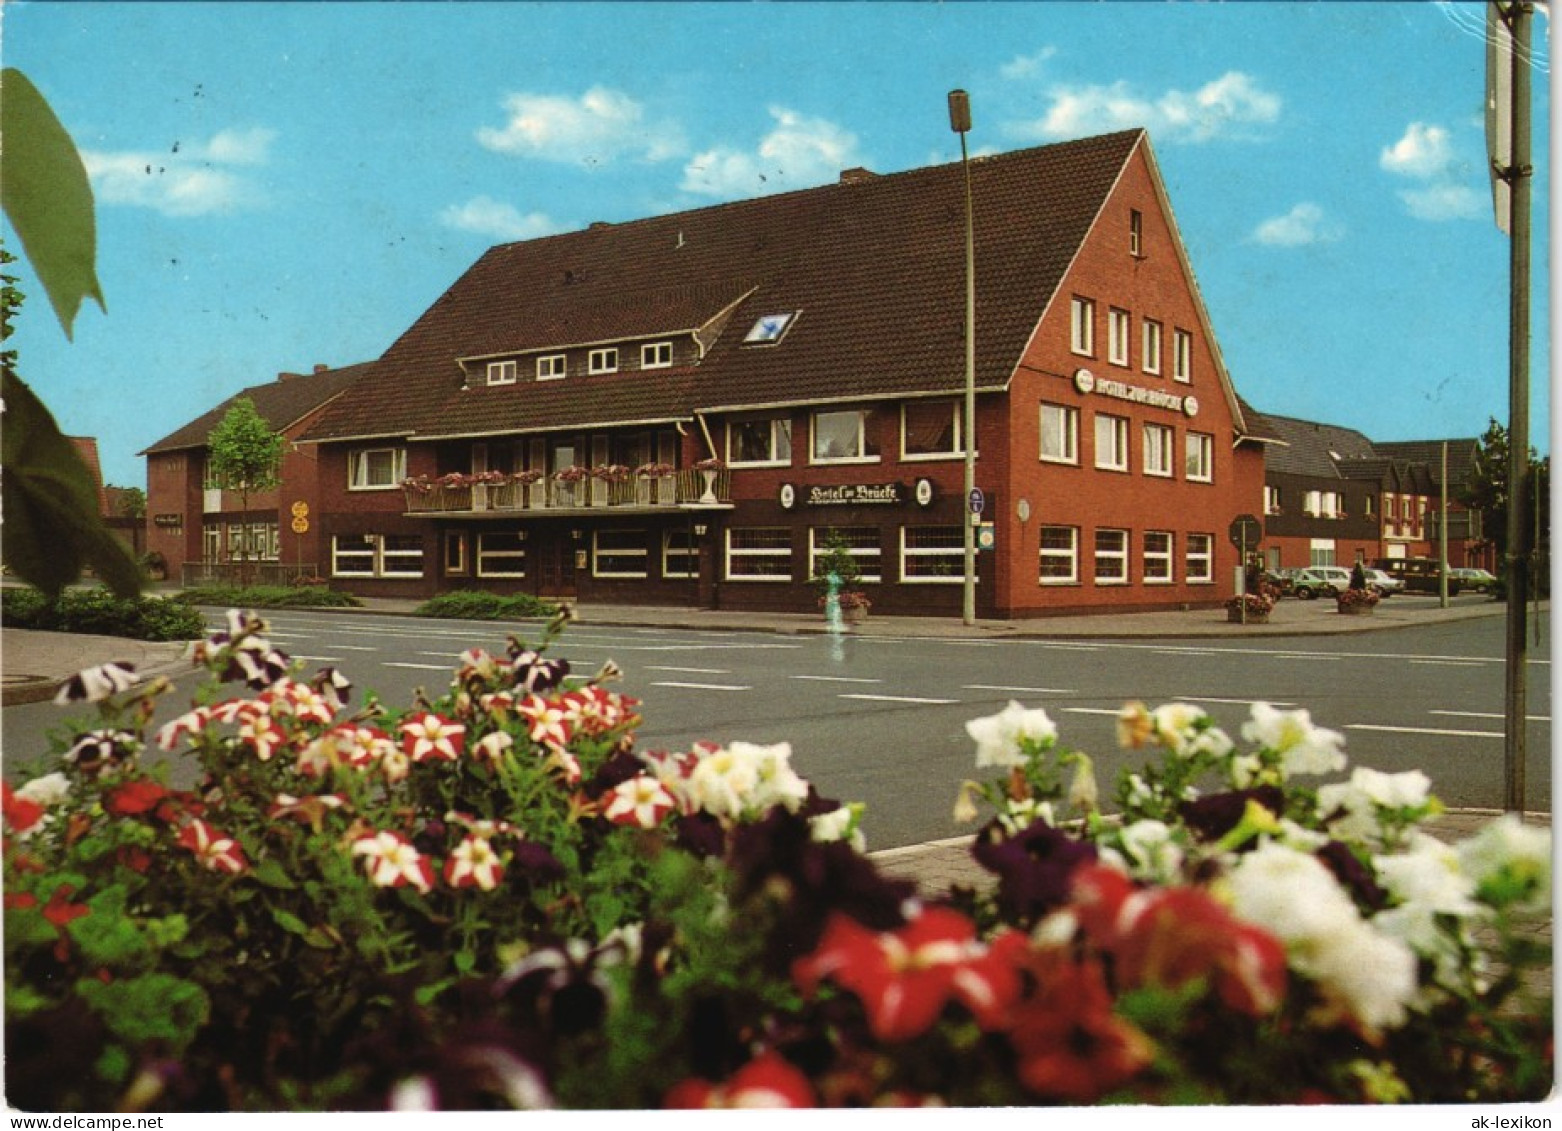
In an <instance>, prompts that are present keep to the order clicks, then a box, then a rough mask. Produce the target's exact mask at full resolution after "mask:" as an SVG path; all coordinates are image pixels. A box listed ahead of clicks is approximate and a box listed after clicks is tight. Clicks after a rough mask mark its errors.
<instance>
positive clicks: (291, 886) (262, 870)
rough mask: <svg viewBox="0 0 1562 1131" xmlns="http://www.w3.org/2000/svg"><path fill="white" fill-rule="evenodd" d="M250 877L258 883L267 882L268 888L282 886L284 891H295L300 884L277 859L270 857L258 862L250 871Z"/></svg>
mask: <svg viewBox="0 0 1562 1131" xmlns="http://www.w3.org/2000/svg"><path fill="white" fill-rule="evenodd" d="M249 875H250V879H252V880H254V881H255V882H256V883H262V884H265V885H266V886H267V887H268V888H280V889H282V890H283V891H294V890H296V889H297V887H298V885H297V884H295V883H294V882H293V880H292V878H291V877H290V876H289V875H288V874H287V870H286V869H285V868H283V867H282V865H281V864H279V863H278V862H277V861H276V860H275V859H271V858H268V859H266V860H262V861H261V862H260V863H259V864H256V865H255V866H254V867H253V868H251V869H250V872H249Z"/></svg>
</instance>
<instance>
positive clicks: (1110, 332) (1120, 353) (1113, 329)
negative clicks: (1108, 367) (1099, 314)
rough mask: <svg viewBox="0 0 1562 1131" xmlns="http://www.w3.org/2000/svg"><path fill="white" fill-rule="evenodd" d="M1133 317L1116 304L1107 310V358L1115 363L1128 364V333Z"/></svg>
mask: <svg viewBox="0 0 1562 1131" xmlns="http://www.w3.org/2000/svg"><path fill="white" fill-rule="evenodd" d="M1132 325H1133V319H1132V318H1130V317H1129V314H1128V311H1126V310H1118V309H1117V308H1116V307H1115V306H1114V307H1111V308H1109V309H1108V310H1107V312H1106V359H1107V360H1108V361H1110V362H1111V363H1112V364H1113V365H1127V364H1128V335H1129V332H1130V330H1131V328H1132Z"/></svg>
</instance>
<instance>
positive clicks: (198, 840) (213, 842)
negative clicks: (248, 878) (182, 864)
mask: <svg viewBox="0 0 1562 1131" xmlns="http://www.w3.org/2000/svg"><path fill="white" fill-rule="evenodd" d="M178 843H179V846H180V847H181V848H188V849H189V850H190V851H191V852H193V853H195V858H196V859H197V860H199V861H200V862H201V863H202V864H204V865H205V866H206V867H208V868H210V869H211V870H212V871H214V872H227V873H228V874H229V875H234V876H237V875H239V874H240V873H242V872H246V871H248V870H249V860H247V859H246V858H245V856H244V849H243V847H242V846H241V845H240V844H239V842H238V841H236V840H234V839H233V838H232V837H231V836H229V835H228V834H227V833H222V832H218V831H217V830H216V829H214V828H212V827H211V826H210V825H209V824H207V823H206V822H205V821H202V820H194V821H191V822H190V823H189V824H187V825H185V826H184V828H182V829H180V830H179V838H178Z"/></svg>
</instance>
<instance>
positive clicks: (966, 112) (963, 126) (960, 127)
mask: <svg viewBox="0 0 1562 1131" xmlns="http://www.w3.org/2000/svg"><path fill="white" fill-rule="evenodd" d="M949 128H950V129H952V130H954V131H955V133H957V134H963V133H967V132H969V130H970V129H971V96H970V95H969V94H967V93H966V92H965V91H963V90H951V91H950V92H949Z"/></svg>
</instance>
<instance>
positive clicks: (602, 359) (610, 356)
mask: <svg viewBox="0 0 1562 1131" xmlns="http://www.w3.org/2000/svg"><path fill="white" fill-rule="evenodd" d="M586 372H587V373H616V372H618V347H617V346H605V347H603V348H602V349H594V350H592V351H591V352H590V353H588V354H587V355H586Z"/></svg>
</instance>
